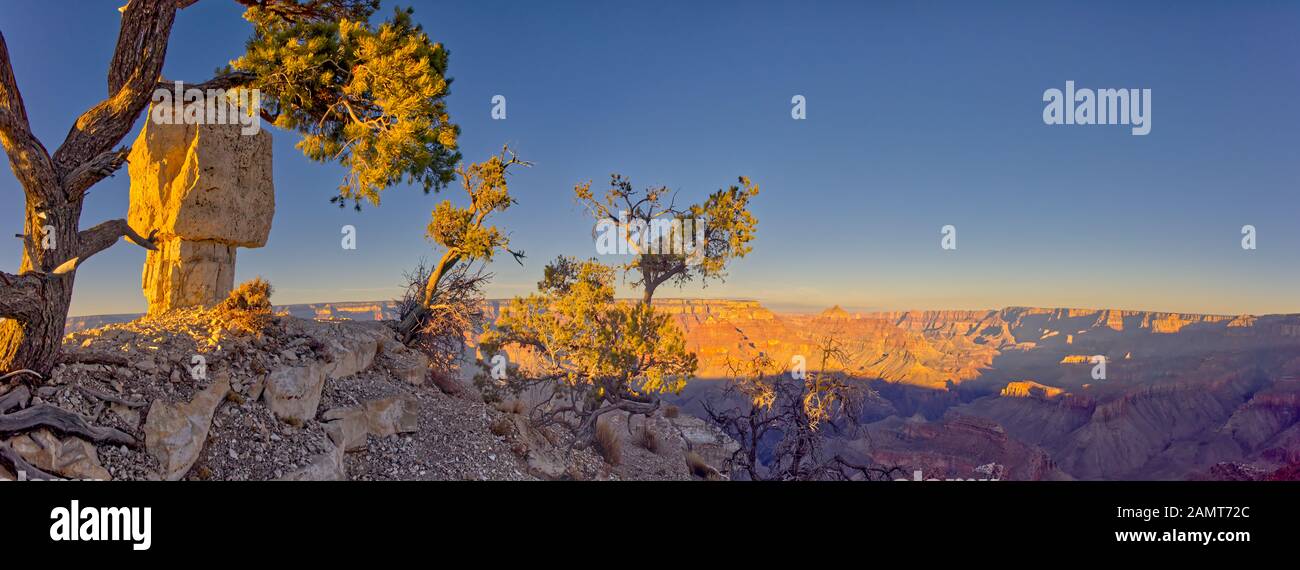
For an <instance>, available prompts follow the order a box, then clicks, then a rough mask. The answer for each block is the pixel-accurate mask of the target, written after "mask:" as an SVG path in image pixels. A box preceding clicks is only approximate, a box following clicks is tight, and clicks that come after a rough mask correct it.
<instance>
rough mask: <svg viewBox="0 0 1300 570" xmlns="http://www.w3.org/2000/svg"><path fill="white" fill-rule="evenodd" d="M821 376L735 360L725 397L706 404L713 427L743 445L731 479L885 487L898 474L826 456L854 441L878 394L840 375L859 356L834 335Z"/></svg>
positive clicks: (820, 355)
mask: <svg viewBox="0 0 1300 570" xmlns="http://www.w3.org/2000/svg"><path fill="white" fill-rule="evenodd" d="M815 350H816V351H817V352H816V354H815V355H814V357H815V358H817V360H818V361H819V365H818V367H817V368H816V369H813V370H806V371H800V372H799V373H797V374H791V373H789V372H787V371H784V370H781V368H780V367H778V366H777V365H776V363H775V362H774V361H773V360H772V359H771V357H769V356H767V355H766V354H763V353H759V354H757V355H755V356H753V357H752V358H751V359H750V360H749V361H748V362H740V361H737V360H734V359H733V360H731V361H730V362H729V363H728V368H729V369H730V371H731V377H730V379H729V380H728V382H727V387H726V388H725V389H724V390H723V392H722V394H721V395H720V396H719V397H715V398H712V399H709V400H706V401H705V402H704V410H705V414H706V415H708V418H709V420H710V421H712V422H713V423H714V424H715V425H717V426H718V427H719V428H720V429H722V430H723V431H724V432H726V433H727V435H729V436H731V438H732V439H734V440H735V441H736V442H737V443H738V444H740V445H739V447H738V448H737V449H736V451H735V452H734V453H733V454H732V456H731V458H729V459H728V461H727V462H728V465H727V467H728V468H729V470H730V472H731V473H732V474H733V476H738V477H741V478H745V479H749V480H751V481H813V480H853V481H863V480H865V481H879V480H887V479H890V478H892V477H894V476H895V475H899V474H901V473H902V469H901V468H899V467H896V466H882V465H873V464H866V463H859V462H856V461H854V460H852V459H850V458H848V457H845V456H844V455H842V454H840V453H834V452H832V451H830V450H829V449H827V445H826V444H827V443H828V442H829V438H831V437H834V436H849V437H855V436H857V435H859V434H860V433H865V431H864V430H859V427H860V426H859V425H858V417H859V414H860V411H861V408H862V405H863V404H864V403H865V402H866V401H867V400H869V399H871V398H874V397H876V394H875V393H874V392H873V391H872V390H871V389H870V388H868V387H867V386H866V385H865V384H862V383H860V382H854V381H852V380H851V379H850V378H849V377H848V375H847V374H845V373H843V372H840V371H842V370H847V369H849V364H850V363H851V362H852V361H853V360H854V351H852V350H849V349H848V348H846V347H845V346H844V344H843V343H842V342H840V340H839V339H838V337H837V335H836V333H831V334H827V335H825V336H823V337H822V338H821V339H819V341H818V343H817V346H816V348H815Z"/></svg>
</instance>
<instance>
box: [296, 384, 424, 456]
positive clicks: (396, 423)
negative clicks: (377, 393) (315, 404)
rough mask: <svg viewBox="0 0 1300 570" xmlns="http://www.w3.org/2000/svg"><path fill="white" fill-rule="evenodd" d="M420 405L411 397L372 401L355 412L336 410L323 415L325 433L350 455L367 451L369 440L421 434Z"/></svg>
mask: <svg viewBox="0 0 1300 570" xmlns="http://www.w3.org/2000/svg"><path fill="white" fill-rule="evenodd" d="M418 405H419V404H418V403H417V402H416V401H415V399H414V398H412V397H411V396H395V397H392V398H383V399H380V400H371V401H369V402H366V403H365V405H363V406H359V407H353V408H336V409H333V410H329V411H327V412H325V413H324V414H322V415H321V419H322V420H324V421H325V433H327V434H329V437H330V440H331V441H333V442H334V444H335V445H337V446H339V447H342V448H344V449H345V450H346V451H354V450H358V449H363V448H365V447H366V436H369V435H374V436H376V437H388V436H390V435H394V434H399V433H410V432H414V431H418V430H419V427H420V426H419V415H418V414H417V411H418V410H417V406H418Z"/></svg>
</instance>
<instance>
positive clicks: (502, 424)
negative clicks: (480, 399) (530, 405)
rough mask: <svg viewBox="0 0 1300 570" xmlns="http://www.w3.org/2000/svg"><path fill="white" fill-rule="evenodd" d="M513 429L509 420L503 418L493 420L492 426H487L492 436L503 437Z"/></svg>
mask: <svg viewBox="0 0 1300 570" xmlns="http://www.w3.org/2000/svg"><path fill="white" fill-rule="evenodd" d="M513 427H514V425H513V424H512V422H511V421H510V418H507V417H504V416H503V417H499V418H497V419H495V420H493V421H492V425H491V426H489V427H488V429H490V430H492V435H495V436H498V437H505V436H506V435H507V434H509V433H510V432H511V430H512V428H513Z"/></svg>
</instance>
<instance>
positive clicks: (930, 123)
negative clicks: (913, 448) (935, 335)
mask: <svg viewBox="0 0 1300 570" xmlns="http://www.w3.org/2000/svg"><path fill="white" fill-rule="evenodd" d="M121 3H122V0H111V1H99V0H94V1H78V2H53V1H51V2H18V1H12V0H8V1H5V2H3V3H2V4H0V30H3V32H4V35H5V38H6V39H7V41H8V43H9V50H10V53H11V54H12V56H13V59H14V66H15V68H16V73H17V76H18V81H19V84H20V86H21V87H22V89H23V92H24V95H25V97H26V101H27V106H28V112H29V114H30V115H31V119H32V122H33V125H34V128H35V130H36V133H37V135H38V136H39V137H40V138H41V139H42V140H43V141H44V142H45V144H46V146H47V147H49V148H50V149H51V150H53V149H54V148H55V147H57V146H58V144H59V142H61V141H62V139H63V136H64V134H65V133H66V132H67V129H68V127H69V126H70V124H71V123H72V121H73V120H74V118H75V117H76V116H77V114H79V113H80V112H82V111H83V110H84V109H86V108H88V107H89V106H90V105H92V104H93V103H95V102H96V101H98V100H99V99H100V98H102V97H103V96H104V91H105V68H106V66H107V63H108V59H109V56H110V54H111V50H112V48H113V45H114V41H115V37H116V32H117V25H118V13H117V11H116V8H117V6H118V5H120V4H121ZM809 4H815V5H816V6H815V7H813V6H809ZM414 6H415V10H416V14H415V16H416V19H417V20H418V21H419V22H421V23H423V24H424V26H425V29H426V30H427V31H428V32H429V34H430V35H431V36H432V37H433V38H434V39H435V40H436V41H441V42H443V43H444V44H445V45H446V46H448V48H449V49H450V50H451V63H450V74H451V75H452V76H453V77H454V78H455V82H454V84H453V86H452V95H451V97H450V100H449V104H450V109H451V112H452V116H453V119H454V120H455V121H456V122H458V123H459V124H460V125H461V126H462V128H463V137H462V139H461V143H462V145H463V151H464V154H465V156H466V157H467V158H468V159H471V160H481V159H482V158H484V157H486V156H487V155H488V154H489V153H491V152H494V151H495V150H497V149H499V147H500V146H501V145H502V144H503V143H509V144H510V145H511V146H513V147H515V148H516V149H517V150H518V152H519V153H520V155H521V156H523V157H524V158H526V159H529V160H532V161H534V162H536V163H537V165H536V167H534V168H533V169H531V170H529V171H522V172H521V173H520V174H519V175H517V176H516V177H515V178H514V181H513V183H512V187H511V190H512V192H513V193H514V194H516V195H517V196H518V199H519V201H520V205H519V206H518V207H517V208H516V209H514V210H512V211H510V212H509V213H507V214H506V215H505V216H502V217H501V219H500V223H501V224H502V225H504V227H506V228H508V229H509V230H510V232H511V237H512V239H513V240H514V245H515V246H517V247H521V248H523V249H524V250H526V251H527V252H528V255H529V257H528V260H527V262H526V265H525V266H524V267H522V268H520V267H518V266H516V265H515V264H514V262H513V261H509V260H506V261H503V262H499V263H497V264H495V266H494V267H493V270H494V271H495V272H496V281H495V283H494V285H493V287H492V289H491V291H490V293H491V294H492V295H493V296H510V295H515V294H523V293H526V292H528V291H529V290H531V289H532V287H533V285H534V284H535V283H536V281H537V279H538V278H539V277H540V275H541V269H542V266H543V264H544V263H545V262H546V261H547V260H549V259H551V258H553V257H555V256H556V255H558V254H571V255H582V256H589V255H593V254H594V245H593V243H592V240H591V235H590V230H591V223H590V221H589V220H587V219H585V218H584V216H583V213H582V211H581V209H580V208H579V207H578V206H577V205H576V204H575V203H574V201H573V199H572V188H573V185H574V184H575V183H577V182H580V181H585V180H594V181H595V182H596V183H597V185H601V184H603V183H604V182H605V181H606V180H607V178H608V175H609V173H611V172H613V171H618V172H622V173H624V174H626V175H629V176H630V177H631V179H632V181H633V183H634V184H636V185H638V186H645V185H660V184H662V185H667V186H669V187H671V188H675V189H680V190H681V192H682V196H684V197H702V196H704V195H706V194H707V193H708V192H709V191H712V190H714V189H716V188H718V187H720V186H723V185H726V184H728V183H730V182H732V181H733V180H734V179H735V177H736V176H737V175H740V174H744V175H747V176H749V177H751V178H753V179H754V180H755V181H756V182H758V183H759V184H760V185H761V186H762V194H761V195H760V196H759V197H758V199H757V201H756V204H755V211H756V214H757V216H758V218H759V220H760V223H759V231H758V238H757V240H756V241H755V242H754V252H753V254H751V255H750V256H749V257H747V258H745V259H743V260H740V261H739V262H737V263H736V264H735V265H734V267H733V269H732V270H731V272H730V278H729V280H728V281H727V282H726V283H725V284H721V285H714V286H710V287H709V288H707V289H703V290H701V289H698V288H688V289H685V290H682V291H680V292H677V291H664V292H661V293H660V296H670V295H673V296H675V295H683V296H698V295H702V296H719V297H723V296H725V297H745V298H757V299H760V300H763V301H765V302H767V303H769V304H770V305H773V306H776V307H778V308H782V307H784V308H791V307H806V308H813V307H820V306H827V305H830V304H835V303H838V304H841V305H844V306H847V307H854V308H861V309H870V308H891V309H892V308H986V307H998V306H1004V305H1039V306H1082V307H1096V306H1106V307H1123V308H1135V309H1153V310H1172V311H1186V312H1225V313H1238V312H1253V313H1267V312H1300V295H1297V294H1296V288H1297V284H1300V222H1298V221H1297V214H1298V213H1300V211H1298V210H1300V208H1297V206H1300V198H1298V197H1297V191H1298V190H1300V140H1298V139H1297V137H1298V136H1300V128H1298V127H1300V103H1298V102H1300V33H1298V32H1297V30H1300V4H1297V3H1295V2H1214V3H1210V2H1204V3H1202V2H1087V3H1080V5H1077V6H1070V5H1067V4H1065V3H1060V2H1023V3H1012V2H993V3H977V2H925V3H920V2H843V3H839V2H818V3H809V2H781V3H775V2H762V1H749V2H703V1H681V2H677V1H660V2H642V3H636V4H634V3H631V2H604V1H599V2H598V1H594V0H593V1H589V2H522V1H521V2H510V1H497V2H483V1H481V0H479V1H476V0H463V1H439V2H424V1H417V2H414ZM389 9H390V6H389V5H388V3H386V6H385V8H384V10H385V14H386V12H387V11H388V10H389ZM240 12H241V10H240V9H239V8H238V7H237V6H236V5H235V4H234V3H233V2H228V1H223V0H203V1H202V2H200V3H199V4H197V5H195V6H193V7H191V8H189V9H186V10H184V11H183V12H182V13H181V15H180V16H179V18H178V20H177V24H176V27H175V29H174V30H173V32H172V38H173V40H172V44H171V47H170V49H169V53H168V58H167V65H166V71H165V73H166V75H167V76H168V77H169V78H174V79H184V80H191V81H194V80H203V79H206V78H208V77H209V76H211V74H212V71H213V70H214V69H215V68H216V67H218V66H220V65H222V64H224V63H226V61H227V60H229V59H232V58H234V57H235V56H237V55H238V54H239V53H240V52H241V51H242V46H243V42H244V40H245V39H246V37H247V36H248V33H249V28H248V25H247V24H246V23H245V22H244V21H243V20H242V19H240V17H239V14H240ZM1066 80H1073V81H1075V82H1076V83H1077V84H1078V85H1079V86H1080V87H1091V88H1150V89H1152V90H1153V117H1152V120H1153V122H1152V125H1153V127H1152V131H1151V134H1149V135H1147V136H1145V137H1143V136H1131V135H1130V134H1129V129H1128V128H1127V127H1121V126H1107V127H1101V126H1092V127H1081V126H1047V125H1044V124H1043V121H1042V110H1043V103H1042V101H1041V99H1042V94H1043V91H1044V90H1045V89H1048V88H1052V87H1056V88H1063V87H1064V83H1065V81H1066ZM495 94H502V95H505V96H506V97H507V101H508V103H507V105H508V119H507V120H505V121H493V120H491V118H490V116H489V111H490V100H491V98H492V96H493V95H495ZM794 94H802V95H804V96H806V97H807V101H808V118H807V120H805V121H795V120H792V119H791V118H790V98H791V96H793V95H794ZM273 134H274V136H275V183H276V190H277V199H278V202H279V203H278V207H277V211H276V216H275V225H274V229H273V231H272V234H271V239H270V243H269V244H268V245H267V247H265V248H263V249H258V250H241V252H240V255H239V265H238V278H239V279H240V280H243V279H246V278H251V277H253V276H256V275H263V276H265V277H267V278H268V279H270V280H271V282H272V283H273V284H274V285H275V286H276V288H277V294H276V298H275V300H276V302H279V303H298V302H320V301H344V300H373V299H388V298H392V297H393V296H395V295H396V294H397V288H396V285H397V282H398V280H399V276H400V274H401V272H402V270H403V269H406V268H408V267H409V266H411V265H412V264H413V263H414V261H415V260H417V259H418V258H419V257H421V256H427V257H433V256H435V255H437V252H436V251H434V250H433V249H432V247H431V245H430V244H429V243H428V242H426V241H424V240H423V239H422V238H421V235H422V232H423V228H424V225H425V224H426V223H427V221H428V215H429V211H430V210H431V209H432V207H433V206H434V205H435V204H436V201H437V200H439V199H440V198H438V197H434V196H425V195H423V194H422V193H421V192H419V191H418V190H416V189H413V188H393V189H390V190H389V191H388V192H387V194H386V195H385V197H384V203H383V205H382V206H381V207H378V208H367V209H365V210H364V211H363V212H361V213H356V212H353V211H352V210H350V209H349V210H342V211H340V210H338V209H337V208H335V207H334V206H332V205H331V204H330V203H329V202H328V199H329V197H330V196H331V195H332V192H333V188H334V187H335V186H336V185H337V181H338V179H339V177H340V175H341V174H342V171H341V169H340V168H339V167H337V166H333V165H329V166H326V165H319V164H315V163H311V162H308V161H307V160H306V159H304V158H303V157H302V156H301V154H299V153H298V151H296V150H295V149H294V148H293V144H294V142H295V141H294V137H293V135H292V134H290V133H285V132H279V131H276V132H274V133H273ZM131 140H134V134H132V135H131ZM128 142H129V141H128ZM128 185H129V181H128V178H127V176H126V173H125V171H123V172H122V173H121V174H119V175H118V176H117V177H116V178H114V179H111V180H108V181H106V182H103V183H101V184H100V185H98V186H97V187H96V188H94V189H93V190H92V192H91V197H90V199H89V201H88V203H87V208H86V210H85V214H84V216H83V218H82V224H83V227H86V226H89V225H92V224H94V223H97V222H99V221H101V220H104V219H110V218H117V217H125V215H126V211H127V195H128V194H127V189H128ZM21 199H22V195H21V192H20V191H19V189H18V186H17V183H16V182H15V181H14V179H13V176H12V173H11V172H10V171H9V170H8V169H7V168H5V169H4V170H3V173H0V204H6V206H5V207H4V208H3V209H0V226H3V227H4V229H5V231H4V234H5V235H10V234H12V233H16V232H17V231H19V230H20V228H21V220H20V212H21V207H20V206H19V205H20V204H21ZM344 224H353V225H355V226H356V227H357V228H358V232H359V236H358V237H359V240H358V242H359V243H358V249H357V250H356V251H343V250H342V249H341V248H340V247H339V239H340V237H341V236H340V227H341V226H342V225H344ZM945 224H953V225H955V226H956V227H957V229H958V249H957V250H956V251H949V252H944V251H942V250H941V249H940V248H939V239H940V234H939V228H940V227H942V226H943V225H945ZM1244 224H1252V225H1254V226H1256V227H1257V228H1258V232H1259V249H1258V250H1256V251H1250V252H1247V251H1243V250H1242V249H1241V247H1240V229H1241V226H1242V225H1244ZM11 230H12V231H11ZM18 256H19V247H18V242H17V240H13V239H12V238H10V242H9V244H8V245H7V246H6V247H3V248H0V267H3V268H4V269H6V270H9V271H13V270H16V268H17V266H18V260H19V257H18ZM143 259H144V253H143V251H142V250H141V249H139V248H138V247H134V246H132V245H130V244H128V243H125V242H124V243H121V244H119V245H117V246H115V247H113V248H112V249H111V250H109V251H107V252H104V253H102V254H100V255H98V256H96V257H95V258H93V259H92V260H90V261H89V262H88V263H87V264H86V265H85V266H84V267H83V268H82V269H81V270H80V271H79V274H78V283H77V292H76V297H75V299H74V303H73V314H94V313H115V312H134V311H142V310H143V309H144V307H145V303H144V299H143V297H142V296H141V293H140V289H139V285H140V269H141V264H142V262H143Z"/></svg>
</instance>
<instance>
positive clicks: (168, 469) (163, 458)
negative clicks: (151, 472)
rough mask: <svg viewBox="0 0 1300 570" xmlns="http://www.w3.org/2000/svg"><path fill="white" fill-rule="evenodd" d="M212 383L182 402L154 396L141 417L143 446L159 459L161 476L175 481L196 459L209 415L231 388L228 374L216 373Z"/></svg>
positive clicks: (205, 438)
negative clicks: (142, 422)
mask: <svg viewBox="0 0 1300 570" xmlns="http://www.w3.org/2000/svg"><path fill="white" fill-rule="evenodd" d="M214 378H215V379H214V381H213V382H212V384H211V385H209V386H208V387H207V388H205V389H204V390H203V391H201V392H199V393H198V394H196V395H195V396H194V399H193V400H191V401H189V402H186V403H184V404H173V403H170V402H165V401H163V400H154V401H153V403H152V404H151V405H150V406H149V414H148V416H147V417H146V418H145V421H144V444H145V449H146V450H148V452H149V453H150V454H151V455H153V456H154V458H155V459H157V460H158V465H159V467H160V468H161V470H162V471H161V473H160V475H161V477H162V478H163V479H164V480H167V481H177V480H180V479H182V478H184V477H185V474H186V473H188V472H189V470H190V467H193V466H194V462H195V461H197V460H198V458H199V454H200V453H201V452H202V451H203V444H204V443H205V442H206V441H207V439H208V430H209V429H210V428H211V427H212V415H213V414H215V413H216V411H217V406H220V405H221V402H222V400H224V399H225V398H226V394H227V393H229V392H230V378H229V376H228V375H224V374H216V375H214Z"/></svg>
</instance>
